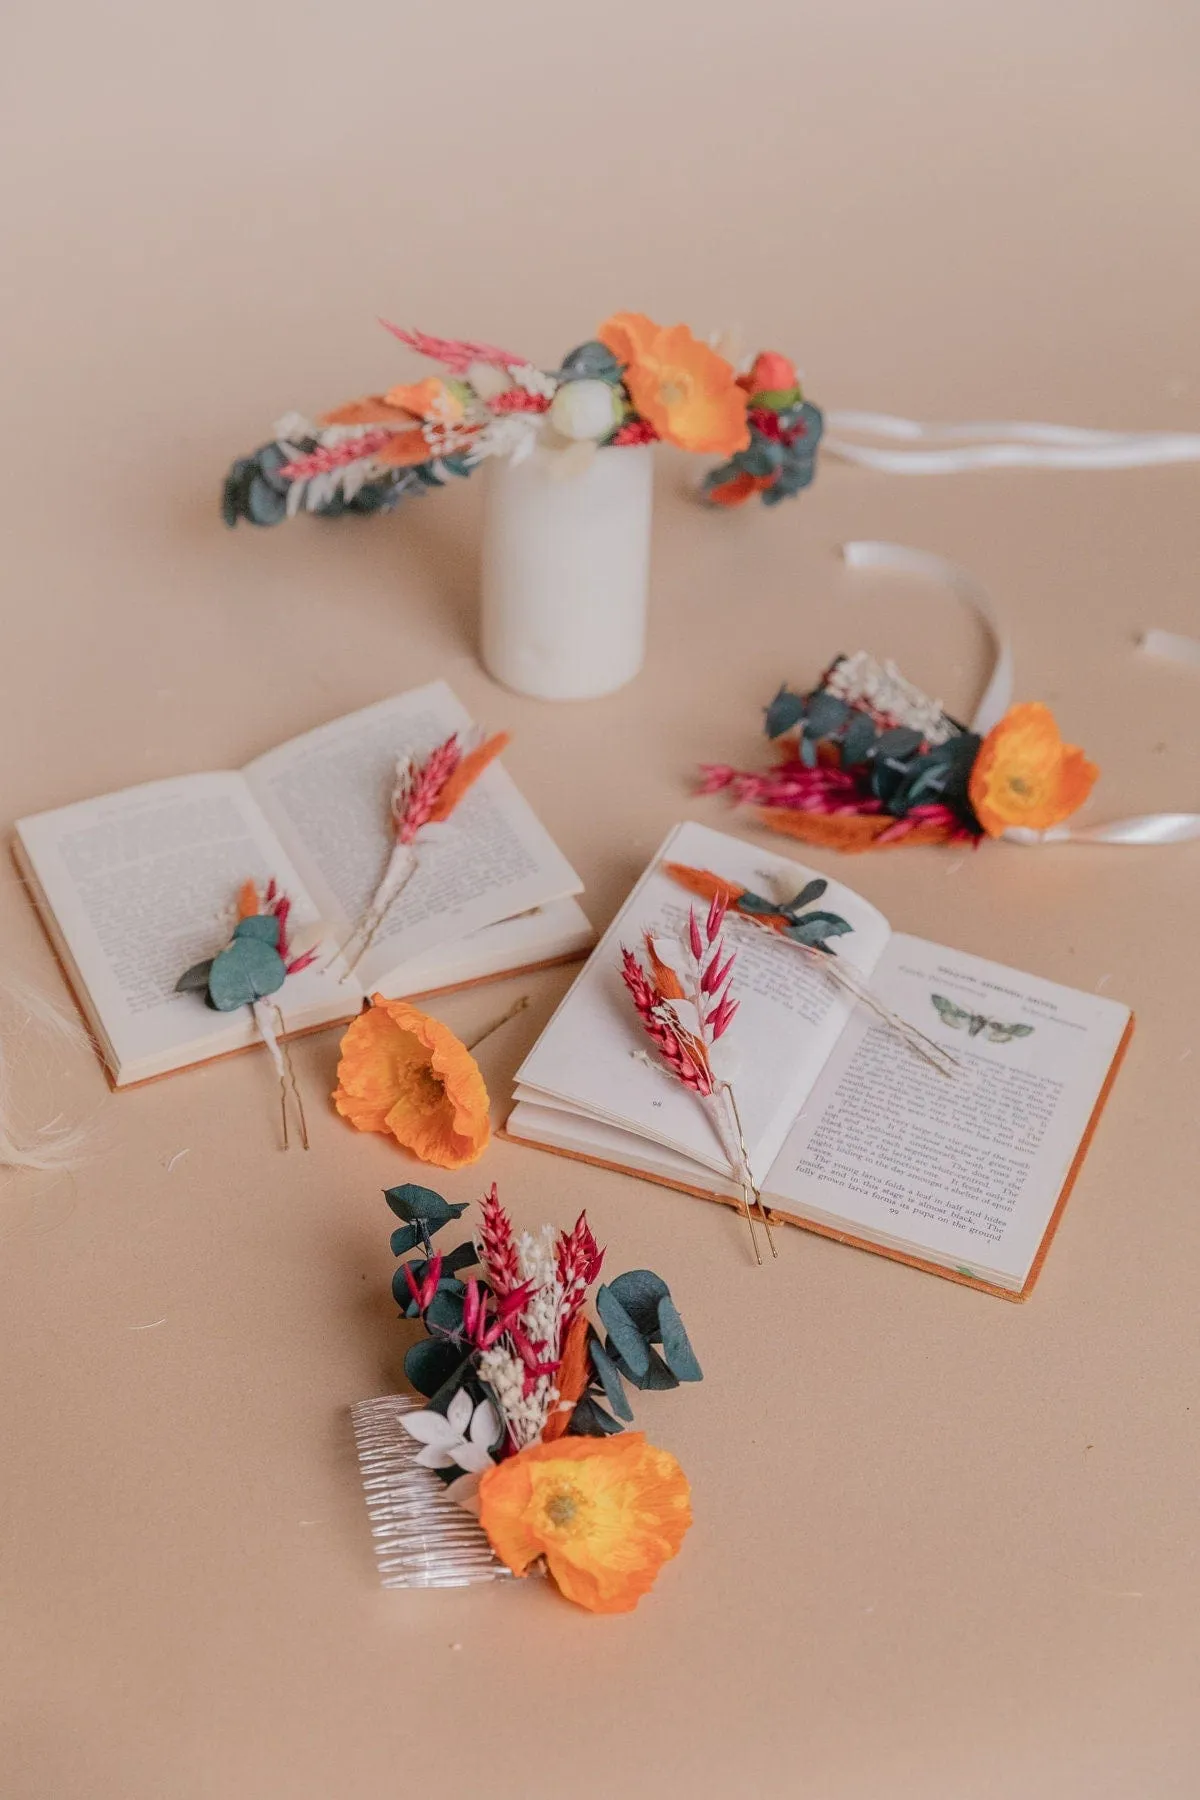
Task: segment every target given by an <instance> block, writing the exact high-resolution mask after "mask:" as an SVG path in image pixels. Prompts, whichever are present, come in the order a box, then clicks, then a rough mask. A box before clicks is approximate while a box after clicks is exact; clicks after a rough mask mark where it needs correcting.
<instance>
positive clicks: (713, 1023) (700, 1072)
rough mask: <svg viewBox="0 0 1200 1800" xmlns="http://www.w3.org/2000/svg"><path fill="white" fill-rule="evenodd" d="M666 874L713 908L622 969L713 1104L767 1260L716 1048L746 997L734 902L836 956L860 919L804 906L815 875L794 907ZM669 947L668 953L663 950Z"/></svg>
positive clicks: (688, 1076) (673, 869)
mask: <svg viewBox="0 0 1200 1800" xmlns="http://www.w3.org/2000/svg"><path fill="white" fill-rule="evenodd" d="M664 873H665V874H667V875H669V876H671V877H672V879H674V880H676V881H679V882H680V884H681V885H683V886H688V887H690V889H691V891H692V892H694V893H700V894H702V896H703V897H704V898H705V899H707V900H708V902H709V908H708V916H707V918H706V919H705V921H704V924H703V925H701V923H700V921H699V919H698V918H697V917H696V913H695V910H694V909H689V911H688V920H687V927H686V929H685V930H684V931H682V932H681V933H680V934H679V937H678V939H677V940H676V941H675V942H673V943H672V944H670V945H669V946H668V945H665V944H664V943H663V942H662V941H661V940H658V939H656V938H655V936H654V934H653V933H652V932H649V931H648V932H647V933H646V934H645V939H644V943H645V953H646V962H645V964H644V965H643V963H642V962H640V961H639V959H638V957H637V956H636V955H635V953H634V952H633V951H632V950H629V949H626V948H625V947H624V946H622V948H621V977H622V979H623V981H624V983H625V986H626V987H627V988H628V990H629V996H630V999H631V1000H632V1001H633V1006H634V1011H635V1012H636V1013H637V1015H638V1017H639V1019H640V1020H641V1021H642V1026H643V1029H644V1030H645V1032H646V1035H647V1037H649V1039H650V1041H651V1043H652V1044H653V1045H654V1047H655V1049H656V1050H657V1051H658V1054H659V1059H660V1064H661V1067H662V1068H663V1069H664V1071H665V1072H666V1073H667V1074H668V1075H670V1076H671V1077H672V1078H673V1079H674V1080H675V1081H677V1082H678V1083H679V1084H680V1086H681V1087H685V1088H687V1089H688V1090H689V1091H690V1092H691V1093H693V1094H695V1095H697V1096H698V1098H699V1099H701V1100H702V1101H704V1102H705V1103H706V1105H707V1107H708V1110H709V1113H710V1115H711V1117H712V1119H713V1122H714V1124H715V1126H716V1129H717V1135H718V1137H719V1138H720V1139H721V1141H722V1143H723V1144H724V1145H725V1148H726V1152H727V1154H728V1155H729V1158H730V1165H731V1167H732V1168H733V1169H734V1170H735V1171H736V1173H737V1177H738V1181H739V1183H740V1185H741V1190H742V1210H743V1214H744V1216H745V1220H746V1225H747V1228H748V1230H749V1232H750V1243H751V1245H752V1247H753V1250H754V1256H755V1260H756V1261H757V1262H759V1263H761V1262H762V1253H761V1251H760V1250H759V1247H758V1236H757V1233H756V1232H755V1229H754V1220H755V1215H756V1214H757V1216H758V1218H759V1220H760V1221H761V1223H762V1226H763V1229H764V1231H765V1232H766V1238H767V1245H768V1247H769V1249H770V1252H771V1255H772V1256H775V1255H777V1254H778V1253H777V1251H776V1249H775V1239H774V1237H773V1235H772V1232H771V1220H770V1215H769V1214H768V1212H767V1209H766V1207H765V1206H764V1204H763V1198H762V1195H761V1194H760V1192H759V1190H758V1186H757V1184H756V1182H755V1180H754V1176H753V1173H752V1171H751V1168H750V1158H749V1152H748V1150H747V1148H746V1138H745V1133H744V1131H743V1128H742V1116H741V1112H740V1110H739V1107H738V1103H737V1097H736V1095H735V1093H734V1090H733V1084H732V1082H730V1081H728V1080H726V1079H724V1078H723V1077H722V1075H721V1073H720V1071H719V1069H718V1068H717V1067H716V1065H715V1061H714V1057H713V1050H714V1047H715V1045H716V1044H717V1043H718V1041H719V1040H720V1039H721V1038H722V1037H724V1035H725V1033H726V1032H727V1031H728V1029H729V1027H730V1026H731V1025H732V1023H733V1020H734V1017H735V1015H736V1013H737V1010H738V1006H739V1002H738V1001H737V1000H736V999H735V998H734V995H733V978H734V965H735V963H736V961H737V953H736V951H733V950H727V947H726V944H725V942H724V939H723V936H722V931H723V927H724V924H725V917H726V913H727V912H728V911H729V910H730V909H732V910H734V911H737V912H740V913H742V914H743V916H745V917H753V918H754V919H755V921H756V922H760V921H761V922H763V923H766V922H768V920H769V921H770V923H771V925H772V928H774V929H782V930H784V931H786V932H787V933H788V934H789V935H790V936H791V937H792V938H793V939H794V941H795V942H797V943H801V944H804V945H805V946H806V947H809V948H811V949H814V950H820V951H824V952H826V953H827V954H830V955H832V952H831V951H830V949H829V942H828V940H829V939H830V938H831V937H834V936H838V935H840V934H841V933H843V932H847V931H850V930H851V929H852V927H851V926H850V924H849V923H848V921H847V920H845V919H843V918H841V917H840V916H839V915H838V914H837V913H830V912H817V911H814V910H811V909H810V910H807V911H806V910H805V909H806V908H809V906H810V902H811V901H812V900H814V899H817V898H819V897H820V895H821V894H823V893H824V891H825V888H826V886H827V885H828V884H827V883H826V882H824V881H815V882H810V883H809V884H808V886H807V887H805V888H804V889H802V891H801V892H800V893H799V894H797V895H796V898H795V900H794V901H792V902H791V903H790V905H788V906H787V907H780V906H777V905H775V904H773V903H772V902H770V901H767V900H763V899H761V898H760V897H759V896H758V895H756V894H752V893H750V892H749V890H748V889H741V888H737V887H735V886H734V885H733V884H731V883H728V882H722V881H720V880H719V879H718V878H717V877H715V876H710V875H708V874H707V872H706V871H703V870H692V869H687V868H686V867H685V866H684V865H683V864H680V863H668V864H666V865H665V868H664ZM664 949H665V950H666V954H665V955H664V953H663V952H664Z"/></svg>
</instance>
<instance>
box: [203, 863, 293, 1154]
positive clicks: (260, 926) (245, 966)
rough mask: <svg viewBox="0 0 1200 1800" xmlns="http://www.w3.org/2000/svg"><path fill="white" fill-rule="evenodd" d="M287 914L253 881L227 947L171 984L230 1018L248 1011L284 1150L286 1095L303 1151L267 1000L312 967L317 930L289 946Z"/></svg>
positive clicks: (277, 1019)
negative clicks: (270, 1070) (274, 1087)
mask: <svg viewBox="0 0 1200 1800" xmlns="http://www.w3.org/2000/svg"><path fill="white" fill-rule="evenodd" d="M291 909H292V903H291V901H290V900H289V899H288V897H287V895H286V894H285V893H283V892H282V890H281V889H280V888H279V886H278V884H277V883H276V881H275V880H274V878H273V877H272V879H271V880H270V881H269V882H268V883H267V885H266V888H265V889H264V890H263V892H262V893H261V894H260V893H259V890H258V887H257V885H256V884H255V882H254V881H252V880H247V881H245V882H243V884H242V886H241V888H240V890H239V892H238V897H237V923H236V925H235V926H234V928H233V935H232V937H231V938H230V941H229V943H228V944H227V945H226V946H225V948H224V949H223V950H220V951H218V952H217V954H216V956H210V957H208V958H206V960H205V961H204V962H198V963H193V964H192V967H191V968H190V969H187V970H185V971H184V973H183V974H182V975H181V976H180V977H179V980H178V981H177V982H176V983H175V991H176V993H179V994H190V993H195V994H203V996H204V1000H205V1004H206V1005H208V1006H211V1007H213V1008H214V1009H215V1010H216V1011H217V1012H236V1011H237V1010H238V1008H239V1007H242V1006H248V1007H249V1008H250V1009H251V1011H252V1012H253V1014H254V1022H255V1024H256V1025H257V1027H258V1030H259V1034H260V1036H261V1037H262V1040H263V1042H264V1043H265V1044H266V1046H267V1048H268V1050H269V1051H270V1053H271V1059H272V1061H273V1062H274V1064H275V1070H276V1073H277V1074H278V1076H279V1107H280V1116H281V1119H282V1122H283V1143H284V1148H285V1149H286V1148H287V1147H288V1141H289V1140H288V1096H289V1094H290V1096H291V1098H292V1101H293V1103H294V1105H295V1108H296V1113H297V1116H298V1119H299V1124H300V1142H301V1144H302V1145H303V1147H304V1148H305V1149H306V1150H307V1149H308V1125H307V1123H306V1121H305V1117H304V1102H303V1101H302V1100H301V1098H300V1090H299V1088H298V1087H297V1085H296V1074H295V1070H294V1069H293V1068H292V1059H291V1056H290V1054H289V1052H288V1048H287V1044H286V1043H285V1042H284V1040H283V1029H284V1025H283V1014H282V1013H281V1012H280V1010H279V1007H278V1005H276V1004H275V1003H274V1002H273V1001H271V1000H270V996H271V995H272V994H276V993H278V991H279V989H280V988H281V987H282V986H283V984H284V982H285V981H286V980H287V978H288V976H289V975H298V974H299V973H300V972H301V970H303V969H307V968H309V967H310V966H311V965H312V964H313V963H314V962H315V961H316V959H317V941H318V939H319V930H320V928H319V927H312V928H310V929H309V930H308V931H306V932H305V934H304V938H305V941H304V942H303V943H302V942H300V941H293V940H292V939H291V937H290V935H289V930H288V919H289V915H290V913H291ZM314 934H315V935H314Z"/></svg>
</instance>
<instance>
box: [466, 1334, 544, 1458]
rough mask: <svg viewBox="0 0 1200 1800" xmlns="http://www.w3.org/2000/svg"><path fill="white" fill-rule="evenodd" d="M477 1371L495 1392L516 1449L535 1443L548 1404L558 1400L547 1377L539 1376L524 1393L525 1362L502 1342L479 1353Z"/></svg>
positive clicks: (539, 1434) (540, 1432) (522, 1448)
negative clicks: (481, 1353)
mask: <svg viewBox="0 0 1200 1800" xmlns="http://www.w3.org/2000/svg"><path fill="white" fill-rule="evenodd" d="M479 1373H480V1376H481V1377H482V1379H483V1380H484V1381H486V1383H487V1385H488V1387H489V1388H490V1389H491V1391H492V1393H493V1394H494V1395H495V1397H496V1404H497V1405H498V1406H499V1408H500V1411H501V1412H502V1413H503V1414H504V1422H505V1424H506V1425H507V1426H508V1431H509V1436H510V1437H511V1438H512V1441H513V1443H514V1444H515V1445H516V1446H517V1449H518V1450H524V1449H525V1448H526V1446H527V1445H529V1444H536V1443H537V1441H538V1439H539V1438H540V1437H541V1435H542V1429H543V1427H544V1426H545V1423H546V1420H547V1419H548V1418H549V1416H550V1412H551V1409H552V1407H554V1406H555V1405H557V1403H558V1389H557V1388H556V1387H555V1386H554V1385H553V1383H552V1382H551V1380H550V1377H549V1376H548V1375H539V1376H538V1378H537V1381H536V1382H535V1383H534V1385H533V1387H532V1389H531V1390H530V1392H529V1393H528V1394H527V1393H526V1392H525V1365H524V1363H523V1362H522V1361H521V1359H520V1357H519V1356H517V1355H516V1353H515V1352H514V1351H512V1350H510V1349H508V1348H507V1347H506V1346H505V1345H504V1344H503V1343H500V1344H496V1345H495V1346H494V1347H493V1348H492V1349H491V1350H485V1351H484V1352H483V1355H482V1356H481V1357H480V1358H479Z"/></svg>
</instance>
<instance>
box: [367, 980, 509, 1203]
mask: <svg viewBox="0 0 1200 1800" xmlns="http://www.w3.org/2000/svg"><path fill="white" fill-rule="evenodd" d="M333 1104H334V1105H335V1106H336V1108H337V1110H338V1111H339V1112H340V1113H341V1115H342V1117H343V1118H344V1119H349V1121H350V1123H351V1124H352V1125H353V1126H354V1128H355V1130H356V1131H381V1132H384V1133H388V1134H390V1135H391V1136H392V1137H394V1138H395V1140H396V1142H397V1143H398V1144H401V1145H403V1147H404V1148H405V1149H406V1150H411V1151H412V1153H413V1155H414V1156H417V1157H419V1158H420V1159H421V1161H422V1162H427V1163H433V1164H434V1165H435V1166H436V1167H437V1168H439V1169H462V1168H465V1167H466V1165H467V1164H468V1163H473V1162H477V1161H478V1159H479V1158H480V1157H481V1156H482V1155H483V1152H484V1151H485V1150H486V1148H487V1145H488V1139H489V1138H490V1136H491V1125H490V1123H489V1120H488V1095H487V1089H486V1088H485V1087H484V1085H483V1076H482V1075H481V1074H480V1073H479V1069H478V1068H477V1066H476V1063H475V1059H474V1057H473V1056H472V1055H471V1053H470V1051H469V1050H468V1049H467V1047H466V1045H465V1044H462V1043H460V1042H459V1040H458V1039H457V1038H456V1037H455V1035H454V1033H453V1032H452V1031H451V1030H450V1028H449V1026H447V1025H443V1024H442V1023H441V1022H440V1021H439V1020H438V1019H431V1018H430V1017H429V1016H428V1014H427V1013H423V1012H418V1010H417V1008H416V1007H415V1006H409V1005H408V1003H407V1002H406V1001H404V1000H385V999H384V997H383V995H382V994H373V995H372V996H371V1004H370V1007H369V1008H367V1009H366V1010H365V1011H363V1012H361V1013H360V1014H359V1015H358V1017H357V1019H355V1021H354V1023H353V1024H352V1025H350V1026H349V1027H348V1028H347V1030H346V1034H345V1036H344V1037H343V1039H342V1043H341V1060H340V1061H339V1063H338V1085H337V1089H336V1091H335V1093H334V1096H333Z"/></svg>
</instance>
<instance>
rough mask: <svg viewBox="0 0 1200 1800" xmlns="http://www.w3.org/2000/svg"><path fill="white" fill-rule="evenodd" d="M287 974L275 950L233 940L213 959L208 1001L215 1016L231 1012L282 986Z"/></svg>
mask: <svg viewBox="0 0 1200 1800" xmlns="http://www.w3.org/2000/svg"><path fill="white" fill-rule="evenodd" d="M286 975H287V970H286V969H285V968H284V966H283V958H282V957H281V956H280V954H279V952H278V950H274V949H272V947H271V945H270V944H264V943H262V942H261V941H260V940H259V939H257V938H253V937H242V938H235V939H234V941H233V943H232V944H230V946H229V948H228V949H227V950H222V952H221V954H220V955H219V956H215V957H214V958H213V965H212V969H211V970H210V972H209V977H208V998H209V1000H210V1002H211V1003H212V1005H213V1006H215V1007H216V1009H217V1011H218V1012H234V1011H236V1009H237V1008H238V1007H239V1006H251V1005H253V1003H254V1001H255V1000H261V999H263V998H264V997H265V996H266V995H267V994H274V993H275V992H276V991H277V990H278V989H279V988H281V987H282V986H283V983H284V980H285V978H286Z"/></svg>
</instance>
